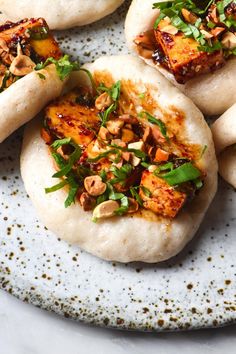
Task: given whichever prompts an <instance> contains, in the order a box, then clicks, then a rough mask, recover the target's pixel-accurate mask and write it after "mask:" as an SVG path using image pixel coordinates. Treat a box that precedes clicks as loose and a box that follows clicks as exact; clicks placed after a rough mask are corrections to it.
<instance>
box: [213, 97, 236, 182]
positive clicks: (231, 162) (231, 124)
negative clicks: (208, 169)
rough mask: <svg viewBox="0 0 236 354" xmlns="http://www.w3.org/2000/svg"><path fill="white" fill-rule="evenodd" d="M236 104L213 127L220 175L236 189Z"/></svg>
mask: <svg viewBox="0 0 236 354" xmlns="http://www.w3.org/2000/svg"><path fill="white" fill-rule="evenodd" d="M235 117H236V104H234V105H233V106H232V107H231V108H230V109H228V111H226V112H225V113H224V114H223V115H222V116H221V117H220V118H218V119H217V120H216V121H215V123H214V124H213V125H212V134H213V138H214V141H215V147H216V152H217V154H218V161H219V174H220V175H221V177H222V178H224V179H225V180H226V181H227V182H228V183H230V184H231V185H232V186H233V187H234V188H236V148H235V144H236V120H235Z"/></svg>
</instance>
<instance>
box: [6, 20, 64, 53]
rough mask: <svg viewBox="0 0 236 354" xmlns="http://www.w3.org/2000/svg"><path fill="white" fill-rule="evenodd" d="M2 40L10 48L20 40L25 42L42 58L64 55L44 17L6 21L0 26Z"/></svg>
mask: <svg viewBox="0 0 236 354" xmlns="http://www.w3.org/2000/svg"><path fill="white" fill-rule="evenodd" d="M0 40H3V41H5V42H6V44H7V46H8V47H9V48H11V47H12V46H14V45H16V44H17V42H19V41H20V42H25V43H26V44H29V45H30V46H31V48H33V50H34V51H35V53H36V54H37V55H38V56H39V58H41V59H42V60H45V59H47V58H49V57H53V58H55V59H59V58H60V57H61V56H62V53H61V50H60V48H59V45H58V43H57V42H56V40H55V39H54V37H53V36H52V34H51V33H50V31H49V28H48V25H47V23H46V21H45V20H44V19H42V18H39V19H30V20H27V19H25V20H22V21H19V22H17V23H13V22H6V23H5V24H4V25H2V26H0Z"/></svg>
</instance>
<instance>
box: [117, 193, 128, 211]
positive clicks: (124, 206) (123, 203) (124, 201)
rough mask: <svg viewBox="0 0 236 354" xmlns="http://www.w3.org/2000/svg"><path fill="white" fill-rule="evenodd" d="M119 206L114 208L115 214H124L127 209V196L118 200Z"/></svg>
mask: <svg viewBox="0 0 236 354" xmlns="http://www.w3.org/2000/svg"><path fill="white" fill-rule="evenodd" d="M120 203H121V206H120V207H119V208H118V209H116V210H115V214H116V215H119V216H121V215H123V214H126V213H127V211H128V209H129V199H128V197H126V196H124V197H123V198H122V199H121V200H120Z"/></svg>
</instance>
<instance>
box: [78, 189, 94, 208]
mask: <svg viewBox="0 0 236 354" xmlns="http://www.w3.org/2000/svg"><path fill="white" fill-rule="evenodd" d="M79 201H80V204H81V206H82V208H83V209H84V211H89V210H93V208H94V207H95V205H96V199H95V198H93V197H91V195H89V194H88V193H86V192H84V193H82V194H81V196H80V198H79Z"/></svg>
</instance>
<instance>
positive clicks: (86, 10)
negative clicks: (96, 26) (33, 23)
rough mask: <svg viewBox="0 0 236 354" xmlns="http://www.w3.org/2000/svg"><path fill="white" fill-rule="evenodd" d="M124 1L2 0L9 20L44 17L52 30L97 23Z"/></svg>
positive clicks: (3, 9)
mask: <svg viewBox="0 0 236 354" xmlns="http://www.w3.org/2000/svg"><path fill="white" fill-rule="evenodd" d="M123 2H124V0H96V1H93V0H86V1H85V0H53V1H52V2H50V1H48V0H40V1H39V0H11V1H9V0H0V10H1V11H2V12H3V13H4V15H6V17H8V20H11V21H12V20H13V21H17V20H20V19H22V18H25V17H28V18H31V17H33V18H37V17H43V18H44V19H45V20H46V21H47V23H48V25H49V27H50V28H51V29H60V30H62V29H67V28H71V27H75V26H83V25H87V24H89V23H92V22H95V21H97V20H99V19H101V18H103V17H105V16H107V15H109V14H111V13H112V12H114V11H115V10H116V9H117V8H118V7H119V6H120V5H121V4H122V3H123Z"/></svg>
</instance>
